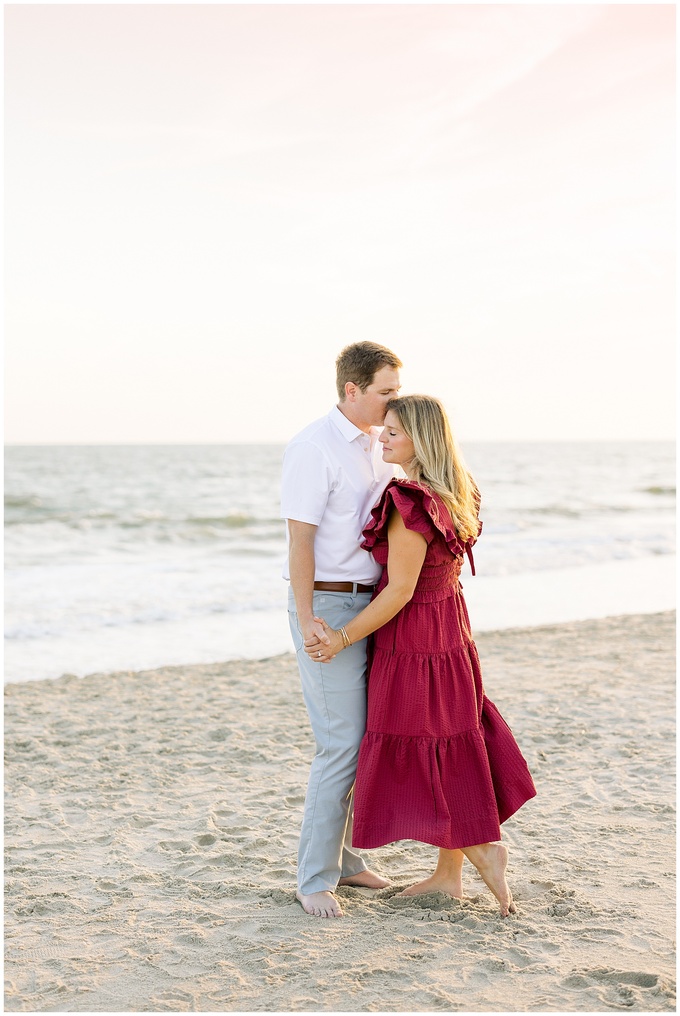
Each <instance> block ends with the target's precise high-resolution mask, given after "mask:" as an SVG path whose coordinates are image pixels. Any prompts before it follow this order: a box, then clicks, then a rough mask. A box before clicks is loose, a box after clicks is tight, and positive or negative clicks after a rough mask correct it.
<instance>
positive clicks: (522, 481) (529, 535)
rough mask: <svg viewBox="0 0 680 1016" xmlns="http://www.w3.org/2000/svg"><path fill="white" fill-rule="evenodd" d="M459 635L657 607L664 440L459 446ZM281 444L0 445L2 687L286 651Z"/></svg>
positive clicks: (669, 488)
mask: <svg viewBox="0 0 680 1016" xmlns="http://www.w3.org/2000/svg"><path fill="white" fill-rule="evenodd" d="M464 451H465V454H466V458H467V461H468V464H469V466H470V468H471V470H472V472H473V473H474V475H475V479H476V481H477V483H478V485H479V487H480V490H481V491H482V510H481V518H482V519H483V521H484V531H483V534H482V537H481V538H480V541H479V543H478V544H477V546H476V547H475V552H474V553H475V563H476V570H477V577H475V578H471V577H470V575H469V571H468V570H467V565H466V569H465V571H464V575H463V584H464V587H465V595H466V597H467V600H468V606H469V608H470V614H471V619H472V624H473V628H474V629H476V630H484V629H487V630H488V629H493V628H503V627H515V626H523V625H526V626H531V625H534V624H544V623H552V622H559V621H563V620H573V619H579V618H586V617H600V616H607V615H608V614H620V613H638V612H645V611H647V612H649V611H655V610H664V609H671V608H672V607H673V605H674V598H673V597H674V580H673V575H674V563H675V557H674V555H675V543H674V517H675V472H674V446H673V445H672V444H671V443H602V444H585V443H580V444H547V443H546V444H541V443H533V444H509V443H508V444H505V443H504V444H500V443H499V444H489V443H485V444H481V443H479V444H470V445H468V446H467V447H466V448H465V449H464ZM282 454H283V446H279V445H262V446H253V445H222V446H220V445H210V446H68V447H61V446H49V447H48V446H41V447H10V448H8V449H7V451H6V467H5V470H6V472H5V475H6V496H5V526H6V537H5V553H6V618H5V640H6V641H5V663H6V673H5V677H6V680H10V681H21V680H32V679H39V678H49V677H57V676H59V675H61V674H63V673H74V674H79V675H82V674H86V673H93V672H95V671H96V672H103V673H104V672H107V671H111V670H115V669H145V668H149V667H156V666H160V665H164V664H182V663H199V662H213V661H218V660H224V659H232V658H238V657H251V658H260V657H266V656H270V655H274V654H277V653H280V652H285V651H288V650H290V648H291V642H290V636H289V633H288V628H287V619H286V612H285V601H286V596H285V593H286V584H285V582H284V581H283V579H282V578H281V566H282V562H283V557H284V554H285V531H284V523H283V522H282V521H281V520H280V519H279V517H278V515H279V477H280V466H281V458H282Z"/></svg>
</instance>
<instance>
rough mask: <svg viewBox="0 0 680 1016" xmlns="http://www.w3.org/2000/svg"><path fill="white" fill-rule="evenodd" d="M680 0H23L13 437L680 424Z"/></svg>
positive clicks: (19, 9)
mask: <svg viewBox="0 0 680 1016" xmlns="http://www.w3.org/2000/svg"><path fill="white" fill-rule="evenodd" d="M674 22H675V10H674V6H673V5H652V6H650V5H636V4H633V5H611V6H607V5H576V6H570V5H564V6H562V5H548V4H538V5H465V4H460V5H459V4H448V5H437V6H415V5H403V6H398V5H353V6H339V5H329V6H325V5H306V6H288V5H280V6H270V5H267V6H255V5H248V6H245V5H225V4H216V5H197V6H189V5H176V6H171V5H135V4H132V5H120V6H117V5H73V6H70V5H54V6H48V5H34V6H32V5H25V6H24V5H10V6H6V7H5V48H6V65H5V72H6V84H5V95H6V170H5V172H6V196H7V212H6V262H7V282H6V300H7V319H6V320H7V324H6V335H7V347H8V352H7V378H8V386H9V395H8V403H7V405H8V418H7V429H6V437H7V440H8V441H9V442H51V441H57V442H59V441H65V442H68V441H76V442H78V441H83V442H90V441H95V442H96V441H105V442H109V441H113V442H128V441H129V442H144V441H161V442H175V441H176V442H184V441H187V442H193V441H196V442H201V441H240V440H263V441H267V440H272V441H276V440H286V439H287V438H288V437H290V436H291V434H292V433H294V432H295V430H297V429H299V428H300V427H301V426H302V425H304V423H306V422H307V421H308V420H309V419H312V418H314V417H315V416H319V415H321V414H322V413H324V412H325V411H326V410H327V408H328V407H329V406H330V405H331V404H332V401H333V397H334V385H333V361H334V358H335V356H336V354H337V352H338V351H339V350H340V348H341V347H342V346H343V345H345V344H346V343H347V342H351V341H356V340H359V339H364V338H369V339H374V340H376V341H378V342H384V343H386V344H388V345H390V346H392V348H394V349H395V351H396V352H398V353H399V355H400V356H401V358H402V359H403V360H404V363H405V370H404V387H405V390H421V391H427V392H431V393H433V394H436V395H439V396H440V397H441V398H443V399H444V401H445V402H446V404H447V406H449V408H450V409H451V411H452V413H453V416H454V420H455V421H456V426H457V429H458V431H459V433H460V436H461V437H462V438H464V439H488V440H498V439H503V438H515V439H540V438H544V439H552V438H555V439H569V438H572V439H579V438H589V437H593V438H636V437H639V438H666V437H671V436H672V435H673V385H672V374H673V370H672V365H673V361H672V356H673V344H674V320H673V301H674V239H675V237H674V222H673V197H674V190H673V188H674V166H673V146H674V94H675V91H674V88H675V86H674V57H675V53H674V51H675V24H674Z"/></svg>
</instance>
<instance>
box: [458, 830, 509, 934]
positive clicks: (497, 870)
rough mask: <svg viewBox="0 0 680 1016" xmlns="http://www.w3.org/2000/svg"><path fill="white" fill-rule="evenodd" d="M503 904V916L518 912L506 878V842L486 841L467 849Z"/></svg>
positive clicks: (492, 890)
mask: <svg viewBox="0 0 680 1016" xmlns="http://www.w3.org/2000/svg"><path fill="white" fill-rule="evenodd" d="M465 854H466V856H467V857H468V858H469V859H470V860H471V861H472V863H473V864H474V866H475V868H476V869H477V871H478V872H479V874H480V875H481V876H482V878H483V879H484V881H485V882H486V884H487V886H488V887H489V889H490V890H491V892H492V893H493V894H494V896H495V897H496V899H497V900H498V902H499V903H500V906H501V917H507V916H508V914H515V913H517V907H516V906H515V904H514V903H513V899H512V893H511V892H510V887H509V886H508V883H507V882H506V880H505V869H506V868H507V866H508V848H507V847H506V846H505V844H504V843H484V844H483V845H481V846H478V847H471V848H469V849H468V850H466V851H465Z"/></svg>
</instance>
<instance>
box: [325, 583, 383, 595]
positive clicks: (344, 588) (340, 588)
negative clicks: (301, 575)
mask: <svg viewBox="0 0 680 1016" xmlns="http://www.w3.org/2000/svg"><path fill="white" fill-rule="evenodd" d="M355 586H356V591H357V593H372V592H373V590H374V589H375V586H362V585H361V583H360V582H315V583H314V588H315V589H319V590H321V591H322V592H324V593H353V592H354V587H355Z"/></svg>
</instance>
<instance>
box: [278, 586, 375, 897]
mask: <svg viewBox="0 0 680 1016" xmlns="http://www.w3.org/2000/svg"><path fill="white" fill-rule="evenodd" d="M370 599H371V594H370V593H324V592H315V593H314V600H313V603H314V613H315V614H316V615H317V617H323V618H324V619H325V620H326V621H327V622H328V624H329V625H330V626H331V627H332V628H336V629H337V628H340V627H341V626H342V625H345V624H347V623H348V622H349V621H351V620H352V618H353V617H356V615H357V614H358V613H359V612H360V611H361V610H363V609H364V607H366V606H367V605H368V603H369V602H370ZM288 619H289V621H290V630H291V634H292V636H293V643H294V645H295V650H296V652H297V659H298V667H299V668H300V679H301V681H302V695H303V698H304V700H305V705H306V706H307V712H308V714H309V720H310V723H311V725H312V731H313V733H314V737H315V739H316V754H315V756H314V759H313V761H312V768H311V771H310V774H309V783H308V785H307V797H306V798H305V808H304V814H303V817H302V829H301V831H300V847H299V850H298V887H299V889H300V892H301V893H304V894H305V895H309V894H310V893H316V892H321V891H322V890H324V889H330V891H331V892H332V891H333V890H334V889H335V887H336V886H337V884H338V879H339V878H344V877H346V876H348V875H356V874H357V873H358V872H360V871H365V870H366V863H365V861H364V859H363V858H362V857H361V855H360V854H359V853H357V851H356V850H352V792H353V789H354V778H355V775H356V768H357V759H358V757H359V745H360V744H361V739H362V737H363V736H364V731H365V729H366V639H362V641H361V642H357V643H356V644H355V645H352V646H350V647H349V648H348V649H343V651H342V652H341V653H338V655H337V656H336V658H335V659H334V660H332V661H331V662H330V663H315V662H314V660H313V658H312V657H310V656H308V655H307V653H306V652H305V651H304V649H303V648H302V634H301V632H300V628H299V626H298V617H297V613H296V612H295V599H294V597H293V591H292V589H291V590H289V593H288Z"/></svg>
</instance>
